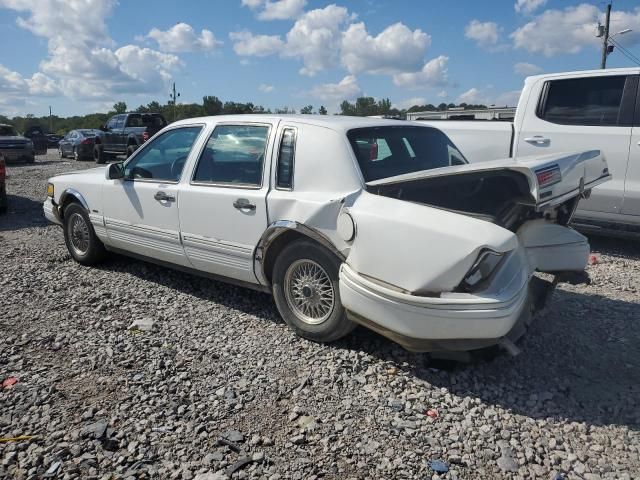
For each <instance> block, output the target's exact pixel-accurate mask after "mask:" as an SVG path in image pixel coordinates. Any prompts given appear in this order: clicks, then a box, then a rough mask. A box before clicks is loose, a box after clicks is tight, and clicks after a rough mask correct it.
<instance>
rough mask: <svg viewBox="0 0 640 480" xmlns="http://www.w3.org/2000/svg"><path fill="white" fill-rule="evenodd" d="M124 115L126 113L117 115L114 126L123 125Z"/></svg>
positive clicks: (120, 126)
mask: <svg viewBox="0 0 640 480" xmlns="http://www.w3.org/2000/svg"><path fill="white" fill-rule="evenodd" d="M126 117H127V116H126V115H118V116H117V117H116V128H122V127H124V120H125V118H126Z"/></svg>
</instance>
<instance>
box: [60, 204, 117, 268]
mask: <svg viewBox="0 0 640 480" xmlns="http://www.w3.org/2000/svg"><path fill="white" fill-rule="evenodd" d="M85 241H86V244H85V243H84V242H85ZM64 242H65V243H66V244H67V250H69V253H70V254H71V257H73V259H74V260H75V261H76V262H78V263H80V264H82V265H96V264H98V263H100V262H102V261H103V260H104V259H105V258H106V256H107V251H106V250H105V248H104V245H103V244H102V242H101V241H100V239H99V238H98V236H97V235H96V232H95V230H94V229H93V225H91V221H90V220H89V215H88V214H87V211H86V210H85V209H84V208H83V207H82V206H81V205H79V204H77V203H72V204H71V205H69V206H68V207H67V208H65V209H64Z"/></svg>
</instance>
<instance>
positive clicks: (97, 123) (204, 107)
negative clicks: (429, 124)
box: [0, 95, 487, 135]
mask: <svg viewBox="0 0 640 480" xmlns="http://www.w3.org/2000/svg"><path fill="white" fill-rule="evenodd" d="M453 107H463V108H465V109H471V108H473V109H484V108H487V107H486V106H485V105H471V104H466V103H461V104H459V105H455V104H453V103H449V104H446V103H441V104H439V105H437V106H436V105H432V104H427V105H414V106H412V107H411V108H409V109H398V108H396V107H393V106H392V105H391V100H389V99H388V98H383V99H380V100H376V99H375V98H373V97H359V98H357V99H356V100H355V102H353V103H352V102H349V101H347V100H345V101H343V102H342V103H341V104H340V113H339V114H340V115H353V116H361V117H365V116H374V115H382V116H389V117H398V118H402V117H403V116H404V115H406V113H407V112H416V111H438V110H447V109H448V108H453ZM127 111H129V110H128V106H127V104H126V103H125V102H117V103H115V104H114V105H113V107H112V109H111V110H110V111H108V112H106V113H90V114H87V115H75V116H71V117H59V116H57V115H52V116H51V117H49V116H42V117H36V116H35V115H33V114H28V115H25V116H16V117H13V118H9V117H6V116H4V115H0V123H8V124H11V125H13V126H14V127H15V129H16V130H17V131H19V132H24V131H25V130H27V129H28V128H29V127H31V126H34V125H39V126H40V127H42V128H43V129H44V130H46V131H48V132H50V133H56V134H59V135H64V134H66V133H67V132H68V131H70V130H75V129H79V128H100V127H101V126H103V125H104V124H105V123H106V122H107V120H109V118H110V117H112V116H113V115H115V114H118V113H124V112H127ZM132 111H134V112H138V113H149V112H153V113H161V114H162V115H163V116H164V117H165V118H166V119H167V121H168V122H172V121H175V120H182V119H184V118H193V117H202V116H209V115H231V114H248V113H266V114H269V113H276V114H287V113H297V112H296V110H295V109H293V108H289V107H282V108H276V109H274V110H273V111H272V110H271V109H269V108H264V107H263V106H262V105H255V104H253V103H251V102H248V103H241V102H234V101H226V102H223V101H222V100H220V99H219V98H218V97H216V96H212V95H206V96H204V97H203V98H202V103H177V104H175V105H174V103H173V102H171V101H169V102H167V103H165V104H160V102H157V101H153V102H150V103H148V104H146V105H140V106H139V107H138V108H136V109H135V110H132ZM300 113H301V114H308V115H312V114H317V115H327V114H328V112H327V109H326V108H325V107H324V105H320V107H318V109H317V110H316V109H315V108H314V106H313V105H306V106H304V107H302V108H301V109H300Z"/></svg>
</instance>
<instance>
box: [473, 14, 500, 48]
mask: <svg viewBox="0 0 640 480" xmlns="http://www.w3.org/2000/svg"><path fill="white" fill-rule="evenodd" d="M499 32H500V28H499V27H498V24H497V23H495V22H480V21H478V20H471V21H470V22H469V23H468V24H467V26H466V27H465V29H464V36H465V37H467V38H469V39H471V40H474V41H475V42H476V44H477V45H478V46H479V47H492V46H495V45H497V43H498V39H499V37H500V34H499Z"/></svg>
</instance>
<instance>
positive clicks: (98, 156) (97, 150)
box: [93, 145, 106, 163]
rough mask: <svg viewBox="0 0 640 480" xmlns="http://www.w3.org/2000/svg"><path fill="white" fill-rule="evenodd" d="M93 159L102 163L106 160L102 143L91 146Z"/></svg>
mask: <svg viewBox="0 0 640 480" xmlns="http://www.w3.org/2000/svg"><path fill="white" fill-rule="evenodd" d="M93 159H94V160H95V162H96V163H104V162H105V161H106V156H105V153H104V150H103V149H102V145H96V146H94V147H93Z"/></svg>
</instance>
